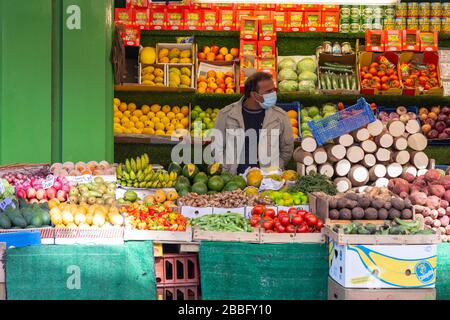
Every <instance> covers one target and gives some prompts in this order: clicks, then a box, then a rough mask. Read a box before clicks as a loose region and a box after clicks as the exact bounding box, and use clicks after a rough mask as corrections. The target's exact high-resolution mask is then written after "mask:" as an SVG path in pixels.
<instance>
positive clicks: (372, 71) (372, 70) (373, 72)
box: [369, 68, 378, 76]
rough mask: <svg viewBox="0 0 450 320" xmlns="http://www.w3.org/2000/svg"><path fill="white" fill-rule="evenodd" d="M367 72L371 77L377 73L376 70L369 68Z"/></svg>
mask: <svg viewBox="0 0 450 320" xmlns="http://www.w3.org/2000/svg"><path fill="white" fill-rule="evenodd" d="M369 72H370V74H371V75H373V76H376V75H377V73H378V71H377V69H375V68H370V70H369Z"/></svg>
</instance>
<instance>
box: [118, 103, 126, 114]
mask: <svg viewBox="0 0 450 320" xmlns="http://www.w3.org/2000/svg"><path fill="white" fill-rule="evenodd" d="M119 110H120V111H122V112H125V111H127V110H128V106H127V104H126V103H121V104H120V106H119Z"/></svg>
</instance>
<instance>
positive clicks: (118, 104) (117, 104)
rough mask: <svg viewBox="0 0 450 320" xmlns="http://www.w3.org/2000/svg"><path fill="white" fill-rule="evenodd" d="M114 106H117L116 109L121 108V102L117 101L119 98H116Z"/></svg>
mask: <svg viewBox="0 0 450 320" xmlns="http://www.w3.org/2000/svg"><path fill="white" fill-rule="evenodd" d="M114 105H115V106H116V107H118V106H120V100H119V99H117V98H114Z"/></svg>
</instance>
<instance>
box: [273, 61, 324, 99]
mask: <svg viewBox="0 0 450 320" xmlns="http://www.w3.org/2000/svg"><path fill="white" fill-rule="evenodd" d="M316 70H317V62H316V60H314V59H313V58H311V57H306V58H303V59H301V60H300V61H299V62H298V63H296V62H295V60H294V59H293V58H284V59H282V60H281V61H280V63H279V64H278V80H279V81H280V82H279V84H278V87H279V89H280V91H281V92H294V91H307V92H312V91H314V90H315V89H316V82H317V75H316Z"/></svg>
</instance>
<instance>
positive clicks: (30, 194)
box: [27, 188, 36, 199]
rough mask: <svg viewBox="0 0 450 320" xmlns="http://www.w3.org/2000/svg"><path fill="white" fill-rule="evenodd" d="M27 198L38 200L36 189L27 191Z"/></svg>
mask: <svg viewBox="0 0 450 320" xmlns="http://www.w3.org/2000/svg"><path fill="white" fill-rule="evenodd" d="M27 198H28V199H34V198H36V189H34V188H29V189H28V190H27Z"/></svg>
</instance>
